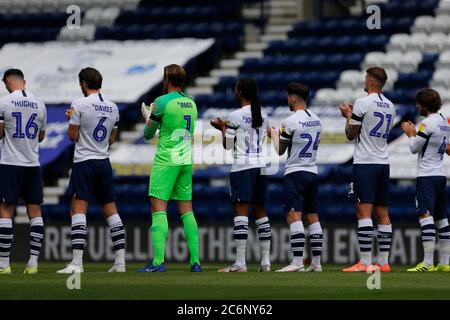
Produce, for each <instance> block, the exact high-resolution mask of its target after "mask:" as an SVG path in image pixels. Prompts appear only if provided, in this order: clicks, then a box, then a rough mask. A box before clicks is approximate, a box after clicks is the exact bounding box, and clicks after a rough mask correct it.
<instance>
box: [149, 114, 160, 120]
mask: <svg viewBox="0 0 450 320" xmlns="http://www.w3.org/2000/svg"><path fill="white" fill-rule="evenodd" d="M150 119H152V120H153V121H156V122H161V119H162V117H161V116H157V115H156V114H154V113H152V114H151V116H150Z"/></svg>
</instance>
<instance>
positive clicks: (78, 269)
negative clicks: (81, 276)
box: [56, 263, 84, 274]
mask: <svg viewBox="0 0 450 320" xmlns="http://www.w3.org/2000/svg"><path fill="white" fill-rule="evenodd" d="M83 272H84V270H83V266H77V265H75V264H72V263H69V264H68V265H67V267H65V268H64V269H61V270H58V271H56V273H62V274H69V273H83Z"/></svg>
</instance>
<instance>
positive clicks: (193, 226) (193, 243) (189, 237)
mask: <svg viewBox="0 0 450 320" xmlns="http://www.w3.org/2000/svg"><path fill="white" fill-rule="evenodd" d="M181 220H182V221H183V225H184V237H185V238H186V241H187V245H188V248H189V255H190V264H191V265H193V264H194V263H198V264H200V260H199V259H198V226H197V221H195V217H194V213H193V212H192V211H191V212H187V213H185V214H183V215H182V216H181Z"/></svg>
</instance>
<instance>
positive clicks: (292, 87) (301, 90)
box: [286, 82, 309, 102]
mask: <svg viewBox="0 0 450 320" xmlns="http://www.w3.org/2000/svg"><path fill="white" fill-rule="evenodd" d="M286 90H287V93H288V94H295V95H297V96H299V97H300V98H302V99H303V101H305V102H307V101H308V96H309V88H308V86H307V85H306V84H303V83H300V82H291V83H289V84H288V86H287V89H286Z"/></svg>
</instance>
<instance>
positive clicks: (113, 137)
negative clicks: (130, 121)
mask: <svg viewBox="0 0 450 320" xmlns="http://www.w3.org/2000/svg"><path fill="white" fill-rule="evenodd" d="M117 132H118V129H117V128H113V129H112V130H111V134H110V135H109V145H112V144H113V143H114V142H115V141H116V139H117Z"/></svg>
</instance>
